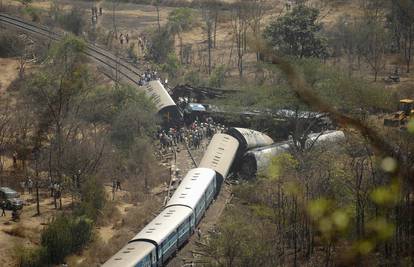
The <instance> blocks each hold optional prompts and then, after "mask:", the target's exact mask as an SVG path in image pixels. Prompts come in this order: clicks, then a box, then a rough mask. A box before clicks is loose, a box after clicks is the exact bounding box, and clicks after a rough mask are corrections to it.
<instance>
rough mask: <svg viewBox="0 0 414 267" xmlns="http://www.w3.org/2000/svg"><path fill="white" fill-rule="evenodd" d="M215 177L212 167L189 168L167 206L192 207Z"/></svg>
mask: <svg viewBox="0 0 414 267" xmlns="http://www.w3.org/2000/svg"><path fill="white" fill-rule="evenodd" d="M215 177H216V172H215V171H214V170H212V169H207V168H197V169H192V170H190V171H189V172H188V173H187V175H186V176H185V177H184V179H183V180H182V181H181V184H180V185H179V186H178V188H177V189H176V190H175V192H174V195H173V196H172V197H171V199H170V200H169V201H168V202H167V207H168V206H171V205H185V206H189V207H191V208H192V209H194V208H195V206H196V205H197V203H198V201H199V200H200V198H201V197H202V196H203V194H204V192H205V191H206V189H207V187H208V186H209V185H210V183H211V182H212V181H213V180H214V179H215Z"/></svg>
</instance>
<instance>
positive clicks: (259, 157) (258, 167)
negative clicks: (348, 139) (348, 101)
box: [238, 131, 345, 179]
mask: <svg viewBox="0 0 414 267" xmlns="http://www.w3.org/2000/svg"><path fill="white" fill-rule="evenodd" d="M343 140H345V134H344V132H342V131H326V132H322V133H315V134H310V135H309V137H308V140H306V143H305V146H306V147H310V146H318V145H321V144H323V143H326V142H339V141H343ZM293 145H294V144H293V141H291V140H290V141H284V142H278V143H274V144H272V145H270V146H264V147H258V148H255V149H251V150H249V151H247V152H246V153H245V154H244V156H243V158H242V160H241V163H240V165H241V167H240V169H239V170H238V174H239V176H240V177H241V178H243V179H252V178H255V177H256V175H257V173H261V172H264V171H266V170H267V168H268V166H269V165H270V162H271V159H272V157H274V156H277V155H279V154H281V153H285V152H289V150H290V149H291V148H292V146H293Z"/></svg>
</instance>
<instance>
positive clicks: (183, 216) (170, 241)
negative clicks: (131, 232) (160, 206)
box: [130, 206, 193, 266]
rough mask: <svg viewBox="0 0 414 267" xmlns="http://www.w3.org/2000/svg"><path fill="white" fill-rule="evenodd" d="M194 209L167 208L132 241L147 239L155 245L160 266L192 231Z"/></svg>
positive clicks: (182, 207) (181, 207)
mask: <svg viewBox="0 0 414 267" xmlns="http://www.w3.org/2000/svg"><path fill="white" fill-rule="evenodd" d="M192 214H193V211H192V209H190V208H188V207H184V206H170V207H168V208H165V209H164V210H163V211H162V212H161V213H160V214H159V215H158V216H157V217H155V219H154V220H152V221H151V222H150V223H149V224H147V225H146V226H145V227H144V229H142V230H141V232H139V233H138V234H137V235H136V236H135V237H134V238H132V240H131V241H130V243H131V242H133V241H147V242H150V243H152V244H153V245H155V247H156V258H157V264H158V266H162V265H163V264H164V263H165V262H166V261H167V260H168V259H169V258H170V257H171V256H172V255H173V254H174V253H175V252H176V251H177V250H178V249H179V248H180V246H181V245H182V244H184V242H186V241H187V239H188V237H189V235H190V233H191V218H192Z"/></svg>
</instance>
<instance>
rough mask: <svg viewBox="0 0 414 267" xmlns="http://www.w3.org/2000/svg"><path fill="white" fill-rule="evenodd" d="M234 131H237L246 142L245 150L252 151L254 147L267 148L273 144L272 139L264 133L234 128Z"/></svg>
mask: <svg viewBox="0 0 414 267" xmlns="http://www.w3.org/2000/svg"><path fill="white" fill-rule="evenodd" d="M234 129H235V130H237V131H238V132H239V133H240V134H241V135H242V136H243V137H244V139H245V141H246V149H252V148H255V147H260V146H268V145H271V144H273V139H272V138H270V137H269V136H267V135H266V134H264V133H261V132H258V131H255V130H252V129H246V128H236V127H234Z"/></svg>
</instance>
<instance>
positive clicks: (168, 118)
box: [140, 80, 182, 125]
mask: <svg viewBox="0 0 414 267" xmlns="http://www.w3.org/2000/svg"><path fill="white" fill-rule="evenodd" d="M140 88H141V89H142V90H143V91H144V92H145V94H146V95H147V96H148V97H149V98H150V99H151V100H152V101H153V103H154V104H155V107H156V110H157V112H158V114H159V115H160V116H161V118H162V121H163V122H164V123H166V124H170V125H174V124H177V123H179V122H180V121H181V119H182V113H181V111H180V109H179V108H178V106H177V105H176V104H175V102H174V100H173V99H172V98H171V96H170V94H169V93H168V91H167V90H166V89H165V87H164V85H163V84H162V83H161V82H160V81H159V80H154V81H150V82H148V83H147V84H145V85H142V86H140Z"/></svg>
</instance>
